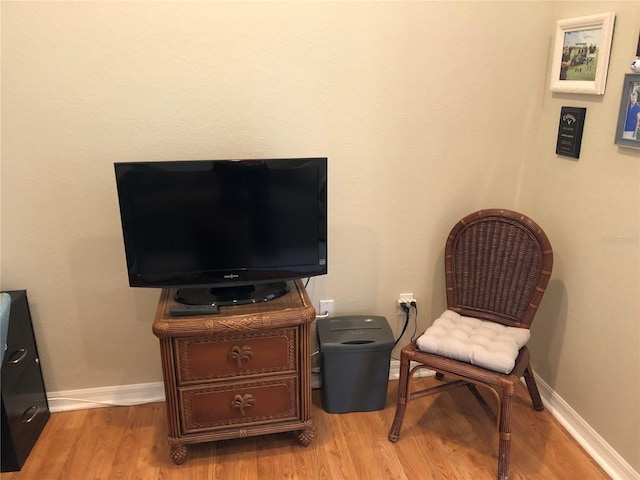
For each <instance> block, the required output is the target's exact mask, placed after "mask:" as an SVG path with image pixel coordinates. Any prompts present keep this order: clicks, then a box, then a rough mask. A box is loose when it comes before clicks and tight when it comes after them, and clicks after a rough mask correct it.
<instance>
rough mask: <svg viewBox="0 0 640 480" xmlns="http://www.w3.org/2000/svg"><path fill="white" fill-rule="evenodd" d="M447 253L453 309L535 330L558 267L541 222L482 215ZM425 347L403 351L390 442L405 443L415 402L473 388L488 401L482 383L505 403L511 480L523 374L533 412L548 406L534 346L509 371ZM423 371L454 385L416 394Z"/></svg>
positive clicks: (502, 437) (504, 451)
mask: <svg viewBox="0 0 640 480" xmlns="http://www.w3.org/2000/svg"><path fill="white" fill-rule="evenodd" d="M444 255H445V284H446V293H447V306H448V310H451V311H453V312H456V313H457V314H459V315H462V316H465V317H474V318H475V319H480V320H484V321H491V322H497V323H499V324H502V325H505V326H508V327H519V328H523V329H529V327H530V325H531V322H532V320H533V317H534V315H535V313H536V310H537V308H538V305H539V303H540V300H541V299H542V295H543V294H544V291H545V288H546V286H547V283H548V282H549V277H550V276H551V268H552V265H553V253H552V249H551V245H550V243H549V240H548V239H547V236H546V235H545V233H544V232H543V231H542V229H541V228H540V227H539V226H538V225H537V224H536V223H535V222H533V221H532V220H531V219H529V218H528V217H526V216H525V215H522V214H520V213H517V212H513V211H509V210H498V209H494V210H482V211H479V212H475V213H473V214H471V215H468V216H466V217H465V218H463V219H462V220H460V221H459V222H458V223H457V224H456V225H455V226H454V227H453V229H452V230H451V233H450V234H449V237H448V239H447V242H446V246H445V254H444ZM491 326H495V325H491ZM498 328H500V327H498ZM515 332H517V333H523V332H519V331H515ZM417 342H418V341H414V342H412V343H411V344H409V345H407V346H406V347H404V348H403V349H402V353H401V359H400V381H399V387H398V400H397V407H396V414H395V418H394V421H393V425H392V427H391V430H390V432H389V440H390V441H391V442H397V441H398V439H399V436H400V429H401V427H402V420H403V417H404V412H405V409H406V406H407V403H408V402H409V400H413V399H416V398H419V397H423V396H425V395H430V394H435V393H439V392H443V391H445V390H449V389H451V388H456V387H461V386H466V387H468V388H469V389H470V390H471V392H472V393H473V394H474V396H475V397H476V398H478V400H480V401H482V402H484V399H483V398H482V396H481V395H480V393H479V392H478V391H477V389H476V386H477V385H479V386H484V387H488V389H489V392H492V393H493V394H494V395H495V397H496V398H497V400H498V410H499V412H498V414H497V415H496V424H497V427H498V432H499V449H498V478H499V479H500V480H505V479H507V478H508V476H509V448H510V441H511V414H512V403H513V395H514V392H515V389H516V385H517V384H518V383H519V380H520V378H521V377H524V379H525V382H526V385H527V389H528V390H529V395H530V397H531V400H532V403H533V408H535V409H536V410H543V408H544V407H543V404H542V400H541V398H540V393H539V392H538V387H537V385H536V382H535V379H534V376H533V371H532V369H531V365H530V363H529V350H528V349H527V347H526V346H523V347H522V348H520V349H519V350H518V349H517V348H515V349H514V352H515V355H516V356H517V357H516V358H515V366H514V367H513V369H512V370H511V371H510V372H509V373H506V374H505V373H499V372H496V371H493V370H489V369H487V368H482V367H480V366H476V365H473V364H472V363H468V362H467V361H460V360H454V359H452V358H449V357H447V356H443V355H438V354H434V353H427V352H424V351H420V349H419V348H418V345H417ZM411 362H415V364H414V365H415V366H413V368H411V370H410V365H411ZM423 368H426V369H429V370H433V371H435V372H436V378H437V379H438V380H443V379H445V377H447V378H446V380H447V381H446V382H442V383H439V384H438V385H436V386H432V387H430V388H427V389H425V390H421V391H418V392H411V390H410V381H411V379H412V377H413V375H414V374H415V372H416V371H417V370H419V369H423ZM449 377H452V378H451V379H450V378H449Z"/></svg>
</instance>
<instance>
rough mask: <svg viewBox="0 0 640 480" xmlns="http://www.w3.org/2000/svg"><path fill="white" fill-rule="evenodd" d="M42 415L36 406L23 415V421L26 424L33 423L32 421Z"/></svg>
mask: <svg viewBox="0 0 640 480" xmlns="http://www.w3.org/2000/svg"><path fill="white" fill-rule="evenodd" d="M38 413H40V409H39V408H38V407H36V406H34V407H29V408H27V409H26V410H25V411H24V413H23V414H22V421H23V422H24V423H31V421H32V420H33V419H34V418H36V416H37V415H38Z"/></svg>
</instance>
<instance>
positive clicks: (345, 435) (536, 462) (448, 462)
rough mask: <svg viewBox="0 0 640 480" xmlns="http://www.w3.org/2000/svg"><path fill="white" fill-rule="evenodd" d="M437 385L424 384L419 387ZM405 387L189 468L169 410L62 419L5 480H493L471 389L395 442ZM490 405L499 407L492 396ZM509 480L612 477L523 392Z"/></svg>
mask: <svg viewBox="0 0 640 480" xmlns="http://www.w3.org/2000/svg"><path fill="white" fill-rule="evenodd" d="M435 381H436V380H435V379H433V378H432V377H426V378H419V379H416V380H415V382H416V387H420V386H426V385H427V384H429V383H430V382H435ZM396 392H397V381H391V382H390V383H389V391H388V395H387V403H386V407H385V409H384V410H379V411H374V412H351V413H346V414H329V413H327V412H325V411H324V410H323V409H322V403H321V399H320V391H314V394H313V406H312V409H313V416H314V420H315V423H316V436H315V438H314V441H313V442H312V444H311V445H310V446H309V447H303V446H301V445H300V444H299V443H298V441H297V438H296V435H295V434H294V433H281V434H274V435H268V436H265V437H248V438H240V439H235V440H227V441H220V442H211V443H207V444H199V445H189V457H188V459H187V462H186V463H184V464H183V465H174V464H173V463H172V461H171V459H170V457H169V446H168V444H167V426H166V414H165V406H164V404H163V403H154V404H147V405H139V406H133V407H108V408H100V409H92V410H78V411H73V412H61V413H55V414H53V415H52V416H51V420H50V421H49V423H48V424H47V426H46V427H45V429H44V431H43V433H42V435H41V437H40V439H39V440H38V442H37V443H36V446H35V447H34V449H33V451H32V452H31V455H30V456H29V458H28V460H27V462H26V464H25V466H24V467H23V469H22V471H20V472H6V473H2V474H0V480H36V479H37V480H41V479H44V480H54V479H59V480H79V479H81V480H148V479H153V480H178V479H180V480H184V479H189V480H205V479H206V480H210V479H214V478H215V479H220V480H240V479H253V478H256V479H257V478H273V479H276V478H277V479H290V480H342V479H345V478H350V479H371V480H378V479H385V480H386V479H389V480H407V479H416V478H420V479H422V480H494V479H495V478H496V476H497V458H496V456H497V449H498V448H497V445H498V439H497V434H496V431H495V423H494V422H493V420H492V419H491V418H490V417H489V416H488V415H486V412H485V411H484V409H483V408H482V407H481V406H480V405H479V404H478V402H477V401H476V399H475V398H474V397H473V395H472V394H471V393H470V392H469V391H468V390H466V389H460V390H457V391H452V392H446V393H442V394H440V395H437V396H431V397H424V398H420V399H417V400H414V401H412V402H410V403H409V405H408V406H407V410H406V415H405V420H404V424H403V428H402V430H401V434H400V440H399V441H398V442H397V443H391V442H389V441H388V440H387V435H388V432H389V428H390V426H391V422H392V420H393V417H394V414H395V399H396ZM487 402H488V403H489V405H490V406H493V407H495V405H492V403H491V402H492V400H491V398H487ZM512 430H513V433H512V450H511V477H510V478H511V480H525V479H526V480H565V479H573V478H581V479H582V478H584V479H587V478H588V479H589V480H605V479H607V478H609V477H608V476H607V475H606V474H605V472H604V471H603V470H602V469H601V468H600V467H599V466H598V465H597V464H596V463H595V462H594V461H593V459H591V458H590V457H589V456H588V455H587V454H586V453H585V452H584V450H583V449H582V448H581V447H580V446H579V445H578V444H577V443H576V442H575V441H574V440H573V439H572V438H571V437H570V436H569V434H568V433H567V432H566V431H565V430H563V429H562V427H561V426H560V425H559V423H558V422H557V421H556V420H555V419H554V418H553V417H552V416H551V415H550V414H549V412H546V411H545V412H536V411H535V410H533V409H532V408H531V402H530V400H529V398H528V396H527V394H526V389H524V388H522V391H518V392H517V395H516V397H515V401H514V413H513V419H512Z"/></svg>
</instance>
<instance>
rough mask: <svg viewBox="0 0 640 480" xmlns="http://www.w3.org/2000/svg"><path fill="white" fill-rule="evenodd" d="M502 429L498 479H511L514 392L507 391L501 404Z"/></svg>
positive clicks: (500, 431) (500, 432)
mask: <svg viewBox="0 0 640 480" xmlns="http://www.w3.org/2000/svg"><path fill="white" fill-rule="evenodd" d="M500 404H501V406H500V428H499V432H498V434H499V437H500V439H499V442H500V443H499V446H498V479H499V480H507V479H508V478H509V460H510V459H509V456H510V450H511V411H512V408H513V392H511V391H505V392H503V394H502V401H501V402H500Z"/></svg>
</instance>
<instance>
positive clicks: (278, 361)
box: [175, 328, 298, 385]
mask: <svg viewBox="0 0 640 480" xmlns="http://www.w3.org/2000/svg"><path fill="white" fill-rule="evenodd" d="M296 335H297V330H296V329H295V328H287V329H278V330H264V331H262V332H256V333H252V334H251V335H246V334H244V335H225V336H223V337H219V338H215V339H212V338H202V337H187V338H179V339H176V340H175V347H176V356H177V360H178V372H177V373H178V384H180V385H187V384H190V383H198V382H202V381H205V380H214V379H228V378H230V377H235V376H240V375H242V376H245V375H264V374H282V373H287V372H292V373H293V372H295V371H296V370H297V365H296V358H297V351H296V345H297V344H298V342H297V341H296Z"/></svg>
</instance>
